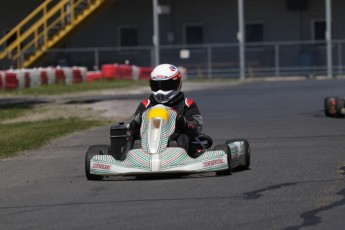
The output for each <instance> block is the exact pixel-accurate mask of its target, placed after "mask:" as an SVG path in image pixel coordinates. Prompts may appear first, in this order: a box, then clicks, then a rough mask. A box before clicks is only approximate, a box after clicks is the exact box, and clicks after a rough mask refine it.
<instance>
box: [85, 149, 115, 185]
mask: <svg viewBox="0 0 345 230" xmlns="http://www.w3.org/2000/svg"><path fill="white" fill-rule="evenodd" d="M95 155H110V146H109V145H91V146H90V147H89V149H88V150H87V151H86V156H85V175H86V178H87V179H88V180H102V179H103V178H104V176H99V175H93V174H91V173H90V161H91V159H92V158H93V157H94V156H95Z"/></svg>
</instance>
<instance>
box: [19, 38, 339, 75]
mask: <svg viewBox="0 0 345 230" xmlns="http://www.w3.org/2000/svg"><path fill="white" fill-rule="evenodd" d="M344 48H345V40H334V41H333V44H332V52H333V73H334V75H342V74H343V71H344V61H343V56H345V50H344ZM245 50H246V51H245V62H246V77H261V76H308V77H310V76H317V75H326V74H327V56H326V42H325V41H318V42H316V41H303V42H301V41H299V42H264V43H247V44H246V48H245ZM153 53H154V52H153V47H152V46H140V47H127V48H119V47H96V48H75V49H71V48H67V49H51V50H49V51H48V52H47V53H46V55H45V56H44V58H43V59H42V62H41V63H39V65H38V66H49V65H54V66H56V65H60V66H86V67H87V68H88V69H89V70H94V69H100V68H101V66H102V65H103V64H111V63H119V64H123V63H127V64H132V65H137V66H153ZM24 55H25V56H29V55H30V53H25V54H24ZM24 55H23V58H24ZM160 63H172V64H174V65H176V66H182V67H185V68H186V69H187V71H188V77H189V78H222V77H232V78H237V77H239V47H238V43H226V44H203V45H189V46H188V45H180V46H161V47H160Z"/></svg>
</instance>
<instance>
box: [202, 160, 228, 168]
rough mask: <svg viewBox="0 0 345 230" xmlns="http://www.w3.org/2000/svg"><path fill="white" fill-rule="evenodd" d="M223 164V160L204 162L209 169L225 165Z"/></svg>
mask: <svg viewBox="0 0 345 230" xmlns="http://www.w3.org/2000/svg"><path fill="white" fill-rule="evenodd" d="M223 163H224V160H223V159H217V160H212V161H207V162H204V163H203V165H204V167H209V166H212V165H218V164H223Z"/></svg>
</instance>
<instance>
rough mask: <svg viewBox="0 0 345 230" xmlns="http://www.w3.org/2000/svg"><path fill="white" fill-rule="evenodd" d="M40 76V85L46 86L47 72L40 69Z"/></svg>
mask: <svg viewBox="0 0 345 230" xmlns="http://www.w3.org/2000/svg"><path fill="white" fill-rule="evenodd" d="M40 76H41V84H42V85H48V73H47V70H45V69H42V70H41V71H40Z"/></svg>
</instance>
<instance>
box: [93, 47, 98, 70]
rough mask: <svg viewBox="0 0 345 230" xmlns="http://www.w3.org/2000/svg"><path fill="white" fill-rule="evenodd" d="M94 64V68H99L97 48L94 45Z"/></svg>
mask: <svg viewBox="0 0 345 230" xmlns="http://www.w3.org/2000/svg"><path fill="white" fill-rule="evenodd" d="M94 52H95V66H94V70H99V50H98V48H97V47H96V48H95V51H94Z"/></svg>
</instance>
